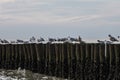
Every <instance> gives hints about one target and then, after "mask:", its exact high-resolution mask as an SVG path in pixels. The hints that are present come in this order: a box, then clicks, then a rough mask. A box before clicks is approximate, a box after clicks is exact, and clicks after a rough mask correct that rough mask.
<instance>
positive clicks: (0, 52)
mask: <svg viewBox="0 0 120 80" xmlns="http://www.w3.org/2000/svg"><path fill="white" fill-rule="evenodd" d="M0 68H2V45H1V44H0Z"/></svg>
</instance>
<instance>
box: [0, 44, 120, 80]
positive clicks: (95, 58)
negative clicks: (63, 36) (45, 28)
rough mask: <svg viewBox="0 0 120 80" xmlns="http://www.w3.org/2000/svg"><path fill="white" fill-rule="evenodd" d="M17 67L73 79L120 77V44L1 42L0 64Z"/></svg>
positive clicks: (99, 79) (86, 79) (91, 79)
mask: <svg viewBox="0 0 120 80" xmlns="http://www.w3.org/2000/svg"><path fill="white" fill-rule="evenodd" d="M105 47H106V48H105ZM105 49H106V50H105ZM105 53H106V54H105ZM18 67H21V68H25V69H27V70H31V71H33V72H38V73H41V74H45V75H50V76H56V77H62V78H68V79H73V80H77V79H78V80H112V79H118V80H119V79H120V44H107V45H106V46H105V44H98V43H83V44H77V43H76V44H73V43H63V44H62V43H54V44H51V43H46V44H43V43H39V44H37V43H30V44H0V68H1V69H2V68H4V69H17V68H18Z"/></svg>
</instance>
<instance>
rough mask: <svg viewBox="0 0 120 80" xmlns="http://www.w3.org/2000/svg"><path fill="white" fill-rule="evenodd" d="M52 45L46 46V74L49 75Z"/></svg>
mask: <svg viewBox="0 0 120 80" xmlns="http://www.w3.org/2000/svg"><path fill="white" fill-rule="evenodd" d="M49 55H50V43H47V44H46V52H45V74H47V75H48V74H49V62H50V57H49Z"/></svg>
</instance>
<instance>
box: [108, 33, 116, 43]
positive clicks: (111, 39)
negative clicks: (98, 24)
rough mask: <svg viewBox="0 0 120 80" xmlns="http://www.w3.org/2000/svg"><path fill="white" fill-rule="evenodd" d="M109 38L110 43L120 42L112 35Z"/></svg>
mask: <svg viewBox="0 0 120 80" xmlns="http://www.w3.org/2000/svg"><path fill="white" fill-rule="evenodd" d="M108 37H109V39H110V41H112V42H116V41H117V42H118V40H117V39H116V38H115V37H113V36H111V35H110V34H109V35H108Z"/></svg>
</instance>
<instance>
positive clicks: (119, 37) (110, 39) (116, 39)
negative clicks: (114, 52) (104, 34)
mask: <svg viewBox="0 0 120 80" xmlns="http://www.w3.org/2000/svg"><path fill="white" fill-rule="evenodd" d="M108 37H109V40H105V41H101V40H97V42H98V43H107V44H111V43H115V42H120V41H119V39H120V36H117V38H115V37H113V36H112V35H110V34H109V35H108Z"/></svg>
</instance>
